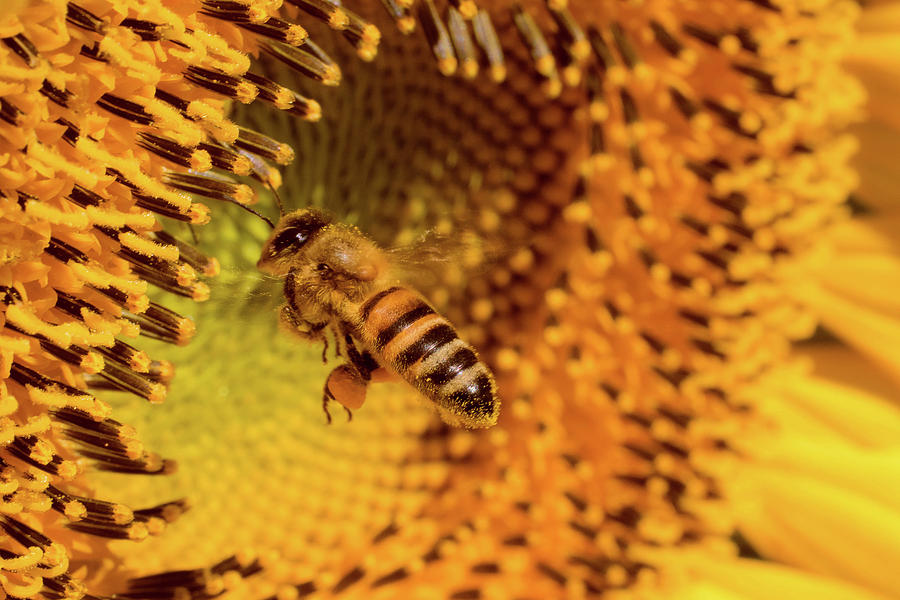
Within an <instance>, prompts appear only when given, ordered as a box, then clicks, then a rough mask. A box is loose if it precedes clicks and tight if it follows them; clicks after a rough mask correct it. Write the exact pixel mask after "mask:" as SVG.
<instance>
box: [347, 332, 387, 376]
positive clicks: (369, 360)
mask: <svg viewBox="0 0 900 600" xmlns="http://www.w3.org/2000/svg"><path fill="white" fill-rule="evenodd" d="M344 343H346V344H347V358H348V359H349V360H350V363H351V364H352V365H353V366H354V367H355V368H356V370H357V371H358V372H359V375H360V377H362V378H363V380H364V381H366V382H368V381H369V380H371V379H372V372H373V371H376V370H377V369H380V368H381V365H379V364H378V361H376V360H375V359H374V358H373V357H372V355H371V354H369V353H368V352H363V353H362V354H360V352H359V350H357V349H356V344H355V343H354V342H353V338H352V337H350V334H349V333H348V334H345V335H344Z"/></svg>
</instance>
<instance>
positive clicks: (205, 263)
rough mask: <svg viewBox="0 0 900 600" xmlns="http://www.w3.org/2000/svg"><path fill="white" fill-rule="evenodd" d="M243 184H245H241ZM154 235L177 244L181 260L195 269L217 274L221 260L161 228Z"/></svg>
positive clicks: (173, 244)
mask: <svg viewBox="0 0 900 600" xmlns="http://www.w3.org/2000/svg"><path fill="white" fill-rule="evenodd" d="M240 185H243V184H240ZM243 187H244V188H246V189H248V190H249V189H250V188H249V186H246V185H243ZM153 236H154V237H155V238H156V239H157V240H159V241H160V242H162V243H163V244H167V245H171V246H175V247H176V248H178V252H179V255H180V258H181V260H182V261H183V262H184V263H186V264H188V265H190V266H191V267H192V268H193V269H196V270H197V271H199V272H201V273H203V274H204V275H206V276H207V277H212V276H214V275H216V274H217V273H218V271H219V269H218V265H219V262H218V261H217V260H216V259H215V258H210V257H208V256H206V255H205V254H203V253H202V252H200V251H199V250H197V249H196V248H194V247H193V246H191V245H190V244H187V243H185V242H182V241H181V240H178V239H176V238H175V237H173V236H172V235H171V234H169V233H167V232H166V231H163V230H159V231H156V232H154V233H153Z"/></svg>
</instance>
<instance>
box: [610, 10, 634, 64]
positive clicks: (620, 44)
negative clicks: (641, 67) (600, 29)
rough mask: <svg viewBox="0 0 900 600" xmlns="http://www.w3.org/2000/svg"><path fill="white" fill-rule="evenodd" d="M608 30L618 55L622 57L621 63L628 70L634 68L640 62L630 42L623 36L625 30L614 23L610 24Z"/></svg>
mask: <svg viewBox="0 0 900 600" xmlns="http://www.w3.org/2000/svg"><path fill="white" fill-rule="evenodd" d="M609 30H610V31H611V32H612V35H613V40H614V41H615V43H616V48H617V49H618V50H619V55H620V56H621V57H622V62H624V63H625V66H626V67H628V68H629V69H633V68H635V66H637V64H638V63H640V62H641V59H640V57H639V56H638V54H637V51H636V50H635V49H634V46H633V45H632V44H631V40H629V39H628V36H627V35H626V34H625V30H624V29H622V26H621V25H620V24H619V23H615V22H613V23H610V25H609Z"/></svg>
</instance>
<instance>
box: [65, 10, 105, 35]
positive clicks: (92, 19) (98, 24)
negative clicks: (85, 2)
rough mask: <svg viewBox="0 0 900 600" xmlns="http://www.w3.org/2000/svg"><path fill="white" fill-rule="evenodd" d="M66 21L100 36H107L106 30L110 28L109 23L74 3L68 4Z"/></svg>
mask: <svg viewBox="0 0 900 600" xmlns="http://www.w3.org/2000/svg"><path fill="white" fill-rule="evenodd" d="M66 21H68V22H69V23H71V24H72V25H75V26H76V27H80V28H82V29H86V30H87V31H92V32H94V33H98V34H100V35H105V34H106V30H107V28H108V26H109V23H107V22H106V21H104V20H103V19H101V18H100V17H98V16H97V15H95V14H94V13H92V12H90V11H89V10H87V9H85V8H82V7H81V6H79V5H77V4H75V3H74V2H69V3H67V4H66Z"/></svg>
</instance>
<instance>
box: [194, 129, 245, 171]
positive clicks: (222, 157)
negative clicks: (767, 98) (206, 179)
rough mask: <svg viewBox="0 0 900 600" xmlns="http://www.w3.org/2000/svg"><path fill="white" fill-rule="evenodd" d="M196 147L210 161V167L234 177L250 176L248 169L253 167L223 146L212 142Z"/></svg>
mask: <svg viewBox="0 0 900 600" xmlns="http://www.w3.org/2000/svg"><path fill="white" fill-rule="evenodd" d="M239 135H240V134H239ZM197 147H198V148H199V149H201V150H203V151H204V152H206V153H207V155H208V156H209V157H210V159H211V161H212V166H214V167H216V168H218V169H223V170H225V171H228V172H229V173H234V174H235V175H249V174H250V169H251V167H252V166H253V165H252V164H251V163H250V161H249V160H248V159H247V157H245V156H242V155H240V154H238V153H236V152H234V151H232V150H230V149H228V148H226V147H225V146H222V145H220V144H216V143H212V142H202V143H200V145H199V146H197ZM194 170H198V169H194Z"/></svg>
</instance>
